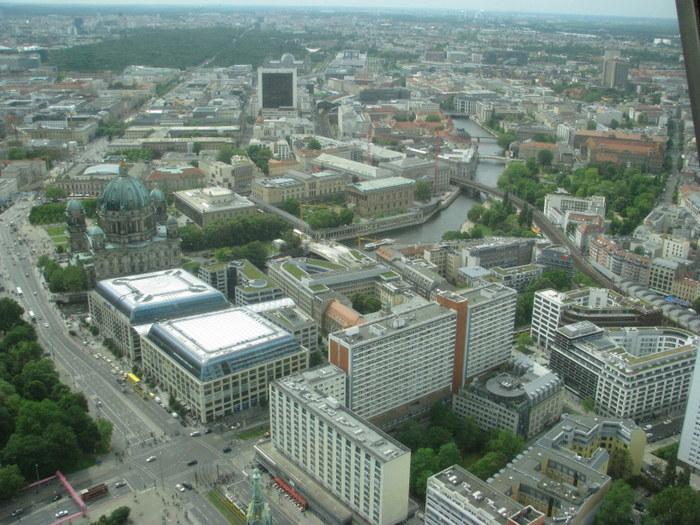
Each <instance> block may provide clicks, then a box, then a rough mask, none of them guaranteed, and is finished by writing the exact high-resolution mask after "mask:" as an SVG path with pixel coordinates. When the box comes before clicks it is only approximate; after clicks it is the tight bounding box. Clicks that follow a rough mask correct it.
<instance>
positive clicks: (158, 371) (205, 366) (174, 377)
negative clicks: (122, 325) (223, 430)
mask: <svg viewBox="0 0 700 525" xmlns="http://www.w3.org/2000/svg"><path fill="white" fill-rule="evenodd" d="M140 331H141V330H140ZM141 353H142V364H143V369H144V371H145V373H146V374H147V375H148V376H149V377H152V378H154V379H155V380H156V381H157V382H158V383H160V385H161V388H163V389H164V390H167V391H168V392H170V393H171V394H172V395H175V397H176V398H177V399H178V401H180V402H181V403H182V404H183V405H184V406H185V407H186V408H187V410H188V411H189V413H190V415H191V416H192V417H193V418H196V419H198V420H200V421H201V422H203V423H206V422H209V421H212V420H213V419H216V418H218V417H221V416H225V415H228V414H231V413H233V412H238V411H240V410H245V409H247V408H249V407H251V406H254V405H257V404H258V403H260V402H261V401H263V400H265V399H267V390H268V385H269V383H270V382H271V381H273V380H275V379H279V378H281V377H285V376H288V375H290V374H293V373H297V372H301V371H303V370H306V369H307V368H308V366H309V351H308V349H306V348H304V347H303V346H300V345H299V343H298V342H297V341H296V340H295V339H294V337H293V336H292V335H291V334H290V333H289V332H287V331H285V330H283V329H282V328H280V327H279V326H277V325H276V324H274V323H272V322H271V321H269V320H267V319H265V318H264V317H262V316H261V315H259V314H256V313H254V312H251V311H250V310H247V309H245V308H228V309H226V310H219V311H214V312H209V313H204V314H197V315H191V316H188V317H182V318H178V319H171V320H167V321H162V322H161V321H158V322H155V323H153V324H152V325H150V327H149V328H148V330H147V331H145V330H142V331H141Z"/></svg>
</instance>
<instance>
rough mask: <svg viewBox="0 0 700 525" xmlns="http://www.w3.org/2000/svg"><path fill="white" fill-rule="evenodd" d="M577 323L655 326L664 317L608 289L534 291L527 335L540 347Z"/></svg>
mask: <svg viewBox="0 0 700 525" xmlns="http://www.w3.org/2000/svg"><path fill="white" fill-rule="evenodd" d="M578 321H590V322H592V323H594V324H596V325H597V326H601V327H607V326H610V327H615V326H657V325H660V324H661V323H662V321H663V316H662V314H661V310H660V309H658V308H657V307H655V306H652V305H650V304H647V303H645V302H643V301H641V300H640V299H633V298H630V297H626V296H624V295H621V294H619V293H617V292H615V291H613V290H610V289H608V288H579V289H577V290H571V291H568V292H558V291H556V290H552V289H547V290H538V291H537V292H535V299H534V302H533V306H532V322H531V324H530V336H531V337H532V338H533V339H534V340H535V342H536V343H537V344H538V345H539V346H540V347H542V348H544V349H545V350H548V349H549V346H550V344H551V343H552V341H553V340H554V334H555V332H556V331H557V329H558V328H559V327H561V326H562V325H565V324H572V323H576V322H578Z"/></svg>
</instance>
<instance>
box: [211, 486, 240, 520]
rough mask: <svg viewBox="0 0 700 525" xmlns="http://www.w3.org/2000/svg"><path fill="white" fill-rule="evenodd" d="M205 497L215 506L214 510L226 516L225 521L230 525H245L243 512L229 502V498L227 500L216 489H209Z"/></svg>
mask: <svg viewBox="0 0 700 525" xmlns="http://www.w3.org/2000/svg"><path fill="white" fill-rule="evenodd" d="M207 497H208V498H209V501H211V503H212V505H214V506H215V507H216V510H218V511H219V512H220V513H221V514H222V515H223V516H224V518H226V521H228V522H229V523H231V524H232V525H245V521H246V520H245V517H244V516H243V514H242V513H241V512H240V511H239V510H238V509H237V508H236V507H235V506H234V505H233V503H231V502H230V501H229V500H227V499H226V498H225V497H224V496H223V494H221V492H219V491H218V490H210V491H209V492H208V493H207Z"/></svg>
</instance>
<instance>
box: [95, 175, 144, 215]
mask: <svg viewBox="0 0 700 525" xmlns="http://www.w3.org/2000/svg"><path fill="white" fill-rule="evenodd" d="M148 204H150V197H149V196H148V190H147V189H146V188H145V186H144V185H143V183H142V182H141V181H140V180H138V179H137V178H135V177H130V176H129V175H127V173H126V169H125V168H124V167H122V168H121V169H120V170H119V176H118V177H115V178H114V179H112V180H111V181H110V182H109V184H107V187H105V189H104V191H103V192H102V196H101V197H100V209H102V210H103V211H133V210H140V209H143V208H145V207H146V206H148Z"/></svg>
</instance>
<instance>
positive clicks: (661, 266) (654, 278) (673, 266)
mask: <svg viewBox="0 0 700 525" xmlns="http://www.w3.org/2000/svg"><path fill="white" fill-rule="evenodd" d="M689 262H690V261H687V263H689ZM686 268H687V264H686V263H684V261H680V260H673V259H662V258H661V257H657V258H655V259H653V260H652V261H651V267H650V268H649V289H650V290H653V291H655V292H658V293H660V294H663V295H670V294H671V293H672V291H673V283H674V282H675V281H676V280H677V279H680V278H681V276H682V275H683V274H684V273H686Z"/></svg>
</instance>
